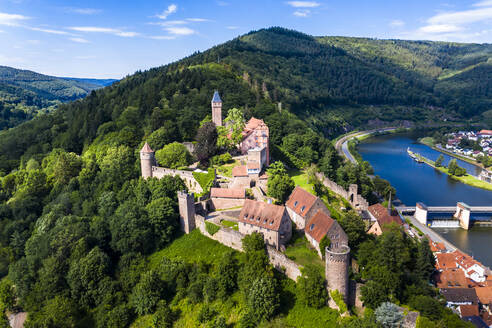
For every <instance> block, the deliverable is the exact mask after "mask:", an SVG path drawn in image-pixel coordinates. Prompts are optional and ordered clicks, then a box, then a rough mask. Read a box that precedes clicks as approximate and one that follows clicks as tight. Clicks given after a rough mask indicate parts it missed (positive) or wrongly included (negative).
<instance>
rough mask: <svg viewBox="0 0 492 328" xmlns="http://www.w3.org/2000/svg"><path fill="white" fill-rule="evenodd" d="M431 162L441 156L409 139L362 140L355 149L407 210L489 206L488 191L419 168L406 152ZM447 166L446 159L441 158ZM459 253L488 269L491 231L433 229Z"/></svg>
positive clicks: (399, 136) (491, 255) (473, 168)
mask: <svg viewBox="0 0 492 328" xmlns="http://www.w3.org/2000/svg"><path fill="white" fill-rule="evenodd" d="M408 147H410V149H411V150H412V151H414V152H417V153H419V154H421V155H423V156H425V157H427V158H429V159H431V160H435V159H437V157H438V156H439V155H440V154H441V153H439V152H437V151H435V150H433V149H432V148H430V147H427V146H425V145H422V144H418V143H416V139H415V138H413V137H412V136H410V135H402V134H397V135H386V136H378V137H373V138H369V139H367V140H365V141H364V142H362V143H361V144H360V145H359V146H358V151H359V153H360V154H361V155H362V158H363V159H364V160H366V161H368V162H369V163H371V165H372V167H373V168H374V173H375V174H376V175H379V176H380V177H382V178H384V179H387V180H388V181H390V182H391V184H392V185H393V186H394V187H395V188H396V190H397V196H398V198H399V199H400V200H401V201H402V202H403V203H404V204H406V205H408V206H414V205H415V203H417V202H423V203H424V204H426V205H429V206H439V205H440V206H454V205H456V203H457V202H458V201H461V202H465V203H467V204H469V205H484V206H492V191H488V190H483V189H479V188H475V187H471V186H468V185H465V184H463V183H461V182H457V181H455V180H453V179H451V178H450V177H448V176H447V175H446V174H443V173H441V172H439V171H437V170H435V169H433V168H431V167H430V166H428V165H426V164H423V163H422V164H419V163H417V162H415V161H414V160H412V159H411V158H410V156H408V154H407V148H408ZM444 157H445V160H444V164H445V165H447V163H448V162H449V160H450V159H451V157H450V156H448V155H444ZM458 165H460V166H462V167H464V168H466V169H467V171H468V172H470V173H472V174H474V175H476V174H477V173H478V169H477V168H476V166H474V165H472V164H469V163H466V162H463V161H460V160H458ZM435 230H436V231H437V232H439V233H441V234H442V235H443V236H444V237H445V238H446V239H448V240H449V241H450V242H451V243H453V244H455V245H456V246H457V247H459V248H460V249H462V250H463V251H466V252H468V253H469V254H473V255H474V256H475V257H476V258H477V259H478V260H479V261H481V262H482V263H483V264H485V265H488V266H489V267H492V228H484V227H478V226H476V227H473V228H472V229H471V230H469V231H465V230H463V229H441V228H440V229H435Z"/></svg>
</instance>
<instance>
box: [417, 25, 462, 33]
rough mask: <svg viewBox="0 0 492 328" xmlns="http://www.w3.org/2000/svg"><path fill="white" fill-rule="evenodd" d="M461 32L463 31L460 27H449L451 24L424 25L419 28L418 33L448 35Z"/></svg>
mask: <svg viewBox="0 0 492 328" xmlns="http://www.w3.org/2000/svg"><path fill="white" fill-rule="evenodd" d="M462 30H463V28H462V27H459V26H456V25H451V24H435V25H426V26H423V27H421V28H419V31H421V32H423V33H450V32H458V31H462Z"/></svg>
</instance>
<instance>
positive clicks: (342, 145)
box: [335, 128, 396, 164]
mask: <svg viewBox="0 0 492 328" xmlns="http://www.w3.org/2000/svg"><path fill="white" fill-rule="evenodd" d="M393 130H396V128H384V129H374V130H367V131H359V132H354V133H351V134H349V135H346V136H345V137H342V138H340V139H339V140H338V141H337V142H336V143H335V149H336V150H337V151H338V153H339V154H340V155H342V156H343V157H345V158H346V159H348V160H349V161H350V162H352V163H354V164H356V163H357V160H356V159H355V158H354V156H352V154H351V153H350V151H349V149H348V141H349V140H350V139H353V138H356V137H358V138H360V137H364V136H367V135H369V134H373V133H375V132H387V131H393Z"/></svg>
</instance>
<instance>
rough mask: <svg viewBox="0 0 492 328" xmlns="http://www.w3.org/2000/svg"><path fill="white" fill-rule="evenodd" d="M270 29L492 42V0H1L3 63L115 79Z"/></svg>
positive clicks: (59, 73)
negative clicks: (242, 35) (273, 27)
mask: <svg viewBox="0 0 492 328" xmlns="http://www.w3.org/2000/svg"><path fill="white" fill-rule="evenodd" d="M270 26H283V27H287V28H291V29H295V30H299V31H302V32H305V33H308V34H312V35H343V36H361V37H373V38H399V39H413V40H416V39H426V40H443V41H457V42H479V43H492V0H471V1H467V0H460V1H442V2H441V1H433V0H430V1H429V0H426V1H422V0H411V1H410V0H406V1H399V0H393V1H389V0H385V1H382V0H357V1H356V0H343V1H341V0H336V1H335V0H317V1H289V0H286V1H273V0H195V1H191V0H189V1H186V0H179V1H178V0H176V1H162V0H159V1H156V0H140V1H137V0H134V1H126V0H99V1H95V0H85V1H70V0H65V1H61V0H51V1H48V0H0V44H2V47H0V65H6V66H13V67H17V68H24V69H30V70H34V71H37V72H41V73H44V74H50V75H56V76H74V77H97V78H121V77H123V76H125V75H128V74H132V73H133V72H135V71H136V70H144V69H148V68H151V67H155V66H160V65H164V64H166V63H169V62H172V61H175V60H178V59H180V58H182V57H184V56H187V55H190V54H192V53H193V52H195V51H197V50H200V51H202V50H206V49H208V48H210V47H211V46H214V45H216V44H220V43H222V42H225V41H227V40H230V39H232V38H234V37H236V36H238V35H241V34H244V33H247V32H249V31H251V30H255V29H260V28H264V27H270Z"/></svg>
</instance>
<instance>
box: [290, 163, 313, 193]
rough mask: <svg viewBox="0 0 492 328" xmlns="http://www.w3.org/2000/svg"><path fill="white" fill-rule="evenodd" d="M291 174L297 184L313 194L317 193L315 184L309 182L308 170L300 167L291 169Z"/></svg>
mask: <svg viewBox="0 0 492 328" xmlns="http://www.w3.org/2000/svg"><path fill="white" fill-rule="evenodd" d="M287 173H289V176H290V177H291V178H292V180H294V183H295V185H296V186H299V187H301V188H303V189H304V190H306V191H309V192H310V193H311V194H313V195H316V194H315V193H314V185H313V184H311V183H309V182H308V176H307V174H306V172H304V171H300V170H298V169H292V170H289V172H287Z"/></svg>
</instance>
